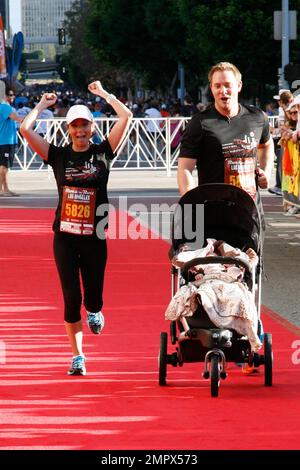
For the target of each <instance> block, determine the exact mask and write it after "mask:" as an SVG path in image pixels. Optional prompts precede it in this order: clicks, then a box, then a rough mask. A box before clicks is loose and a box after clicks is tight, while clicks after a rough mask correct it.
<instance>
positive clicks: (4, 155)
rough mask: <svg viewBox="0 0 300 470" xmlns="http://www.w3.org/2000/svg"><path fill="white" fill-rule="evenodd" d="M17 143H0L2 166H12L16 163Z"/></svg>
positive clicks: (0, 164)
mask: <svg viewBox="0 0 300 470" xmlns="http://www.w3.org/2000/svg"><path fill="white" fill-rule="evenodd" d="M15 151H16V145H12V144H7V145H0V166H5V167H6V168H11V167H12V166H13V163H14V157H15Z"/></svg>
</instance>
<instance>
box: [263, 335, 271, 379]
mask: <svg viewBox="0 0 300 470" xmlns="http://www.w3.org/2000/svg"><path fill="white" fill-rule="evenodd" d="M264 349H265V353H264V364H265V386H266V387H271V386H272V384H273V352H272V335H271V333H265V334H264Z"/></svg>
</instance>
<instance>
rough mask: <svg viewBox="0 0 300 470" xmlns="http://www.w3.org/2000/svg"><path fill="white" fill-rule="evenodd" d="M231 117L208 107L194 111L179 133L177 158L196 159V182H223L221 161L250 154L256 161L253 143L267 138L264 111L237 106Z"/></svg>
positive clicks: (263, 141) (262, 141) (254, 144)
mask: <svg viewBox="0 0 300 470" xmlns="http://www.w3.org/2000/svg"><path fill="white" fill-rule="evenodd" d="M239 106H240V109H239V113H238V114H237V115H236V116H234V117H233V118H227V117H226V116H223V115H222V114H220V113H219V112H218V111H217V110H216V108H215V107H214V106H213V107H210V108H208V109H207V110H205V111H202V112H201V113H198V114H196V115H195V116H194V117H193V118H192V120H191V121H190V122H189V124H188V125H187V128H186V130H185V132H184V134H183V136H182V141H181V146H180V154H179V157H185V158H193V159H196V160H197V169H198V181H199V184H204V183H223V182H224V160H225V159H227V158H240V157H241V158H243V157H253V158H254V159H255V162H256V160H257V149H256V147H257V145H258V144H263V143H265V142H267V141H268V140H269V138H270V132H269V122H268V117H267V116H266V114H265V113H264V112H263V111H261V110H260V109H258V108H256V107H254V106H243V105H239Z"/></svg>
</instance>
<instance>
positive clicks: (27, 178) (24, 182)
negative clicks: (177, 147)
mask: <svg viewBox="0 0 300 470" xmlns="http://www.w3.org/2000/svg"><path fill="white" fill-rule="evenodd" d="M8 178H9V179H8V182H9V187H10V189H11V190H12V191H15V192H17V193H18V194H29V193H30V194H32V193H40V194H46V193H52V192H53V193H54V192H56V191H57V190H56V183H55V180H54V176H53V174H52V172H48V171H38V170H37V171H34V170H29V171H10V172H9V175H8ZM135 189H144V190H150V189H162V190H166V189H174V190H177V180H176V171H174V172H172V175H171V176H167V174H166V171H165V170H153V171H151V170H132V171H130V170H112V171H111V173H110V177H109V183H108V190H123V191H124V190H128V191H132V190H135Z"/></svg>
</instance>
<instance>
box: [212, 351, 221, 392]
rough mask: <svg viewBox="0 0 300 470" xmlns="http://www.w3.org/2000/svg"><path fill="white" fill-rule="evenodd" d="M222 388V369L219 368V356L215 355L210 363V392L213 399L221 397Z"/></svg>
mask: <svg viewBox="0 0 300 470" xmlns="http://www.w3.org/2000/svg"><path fill="white" fill-rule="evenodd" d="M219 386H220V367H219V356H218V354H213V355H212V356H211V361H210V392H211V396H212V397H217V396H218V395H219Z"/></svg>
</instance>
